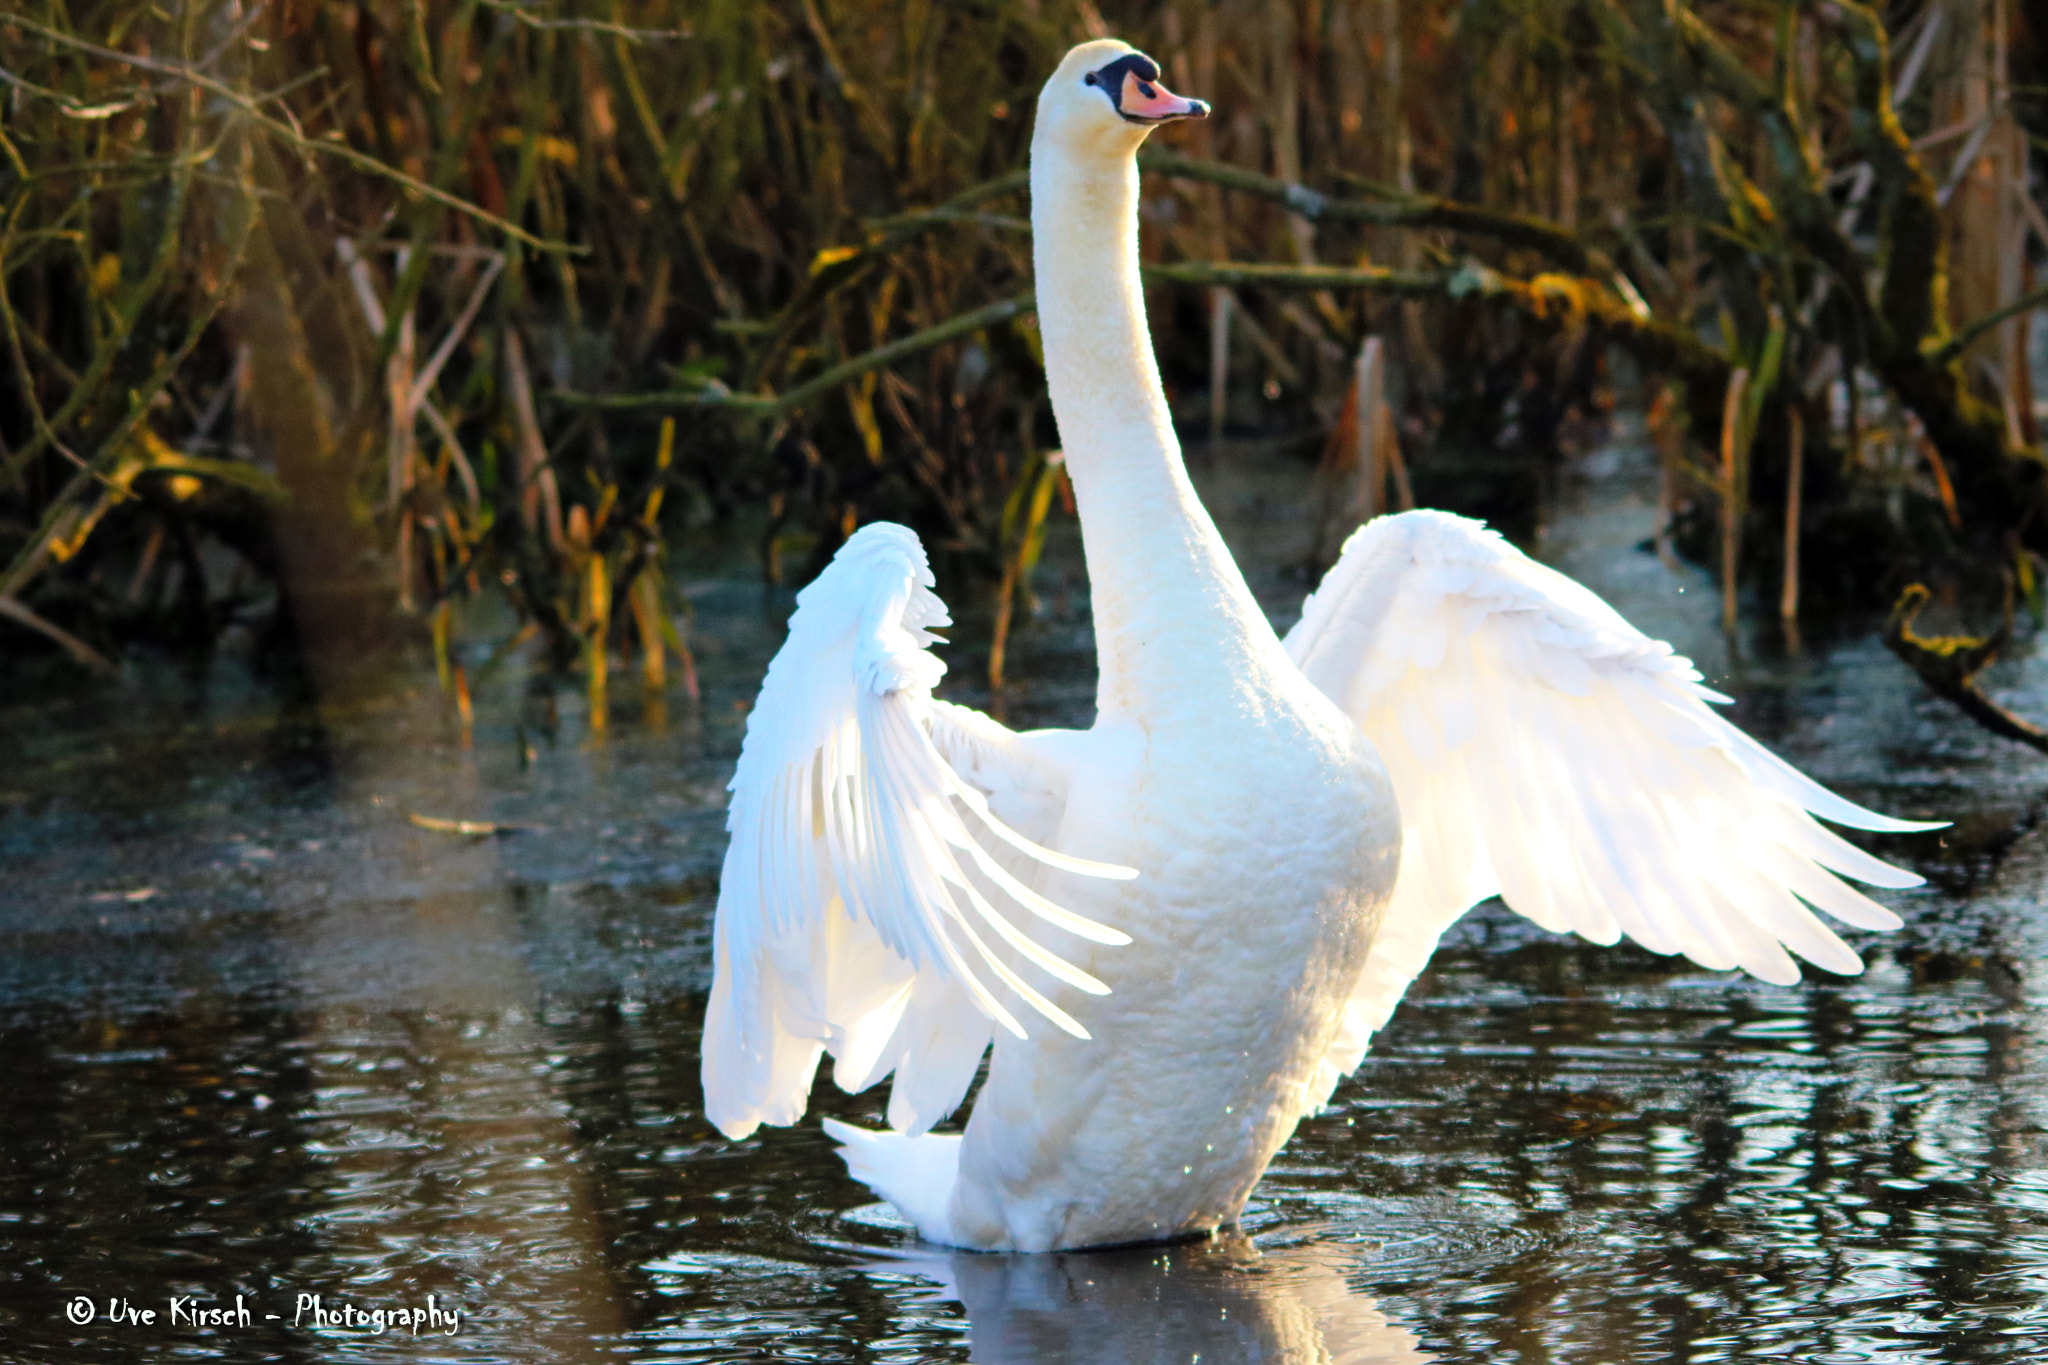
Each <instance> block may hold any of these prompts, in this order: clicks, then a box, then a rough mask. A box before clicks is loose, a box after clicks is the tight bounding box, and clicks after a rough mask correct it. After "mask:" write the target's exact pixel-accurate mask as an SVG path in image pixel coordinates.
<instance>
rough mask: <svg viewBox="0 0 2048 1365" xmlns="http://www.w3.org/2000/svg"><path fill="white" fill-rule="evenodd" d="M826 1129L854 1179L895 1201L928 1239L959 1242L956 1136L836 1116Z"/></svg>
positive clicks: (958, 1169)
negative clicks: (860, 1124)
mask: <svg viewBox="0 0 2048 1365" xmlns="http://www.w3.org/2000/svg"><path fill="white" fill-rule="evenodd" d="M825 1132H826V1133H827V1134H828V1135H829V1136H830V1137H831V1138H832V1140H833V1141H834V1142H837V1143H838V1144H839V1155H840V1156H842V1157H844V1158H846V1169H847V1170H848V1171H849V1172H851V1173H852V1175H853V1178H854V1179H855V1180H858V1181H860V1182H861V1183H862V1184H864V1185H866V1186H867V1187H868V1188H869V1189H871V1190H873V1191H874V1192H875V1193H876V1194H879V1195H881V1196H882V1198H884V1199H886V1200H888V1201H889V1202H890V1203H892V1204H894V1205H895V1206H896V1211H897V1212H898V1213H900V1214H902V1215H903V1216H904V1217H905V1218H908V1219H909V1220H910V1221H911V1222H913V1223H915V1224H917V1230H918V1233H919V1235H921V1236H922V1237H923V1238H924V1239H925V1240H926V1241H927V1242H939V1243H942V1244H944V1245H946V1246H956V1245H958V1241H957V1239H955V1238H954V1236H953V1224H952V1220H951V1219H950V1218H948V1217H947V1209H948V1208H949V1207H951V1205H952V1202H953V1182H954V1181H955V1180H957V1179H958V1178H959V1175H960V1138H959V1136H958V1135H957V1134H952V1135H947V1134H941V1133H926V1134H924V1135H923V1136H921V1137H910V1136H909V1135H907V1134H904V1133H877V1132H874V1131H872V1130H870V1129H867V1128H855V1127H853V1126H852V1125H850V1124H845V1123H841V1122H839V1121H838V1120H837V1119H826V1120H825Z"/></svg>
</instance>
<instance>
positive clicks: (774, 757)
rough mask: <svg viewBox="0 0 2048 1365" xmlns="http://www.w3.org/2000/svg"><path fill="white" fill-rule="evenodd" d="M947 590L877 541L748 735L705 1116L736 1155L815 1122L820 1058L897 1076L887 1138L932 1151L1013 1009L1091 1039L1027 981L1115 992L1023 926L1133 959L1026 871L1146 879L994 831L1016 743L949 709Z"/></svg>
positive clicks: (837, 581) (716, 955)
mask: <svg viewBox="0 0 2048 1365" xmlns="http://www.w3.org/2000/svg"><path fill="white" fill-rule="evenodd" d="M932 581H933V580H932V575H931V571H930V569H929V568H927V567H926V564H925V556H924V550H923V548H922V547H921V546H920V545H919V544H918V541H917V537H916V536H914V535H912V534H911V533H910V532H909V531H907V530H905V529H904V528H903V527H901V526H894V525H889V524H887V523H877V524H875V525H871V526H867V527H864V528H862V529H861V530H860V531H859V532H857V533H856V534H855V535H854V536H852V537H851V538H850V539H849V540H848V541H847V542H846V544H845V545H844V546H843V547H841V549H840V551H839V553H838V554H837V555H836V556H834V557H833V560H832V563H831V564H830V565H829V566H828V567H827V568H826V570H825V572H824V573H822V574H821V575H819V576H818V578H817V580H816V581H815V582H813V583H812V584H811V585H810V586H809V587H807V588H805V589H804V590H803V591H802V592H801V593H799V594H797V610H796V614H795V615H794V616H793V617H791V618H790V623H789V638H788V640H787V641H785V642H784V644H783V646H782V649H781V650H780V651H779V652H778V653H777V654H776V656H775V659H774V662H772V663H771V664H770V665H769V666H768V677H767V681H766V682H765V683H764V684H763V685H762V688H761V696H760V700H759V701H758V702H757V703H756V704H755V707H754V710H753V712H752V714H751V715H750V716H749V717H748V719H747V734H746V740H745V742H744V743H743V745H742V746H741V749H740V761H739V769H738V771H737V773H735V775H734V777H733V780H732V784H731V788H732V805H731V808H730V810H729V812H728V814H727V817H726V828H727V829H728V831H730V833H731V835H732V842H731V845H730V847H729V848H728V850H727V852H726V857H725V870H724V874H723V878H722V880H721V882H720V885H719V894H718V916H717V921H716V925H715V927H714V929H713V938H712V944H713V946H712V954H713V978H712V987H711V1003H710V1007H709V1010H708V1012H707V1014H706V1017H705V1023H704V1099H705V1108H706V1112H707V1114H708V1115H709V1117H710V1119H711V1121H712V1122H713V1123H715V1124H717V1125H718V1127H719V1128H720V1129H721V1130H723V1131H724V1132H725V1133H726V1135H727V1136H729V1137H734V1138H739V1137H744V1136H746V1135H747V1134H748V1133H751V1132H752V1131H753V1130H754V1128H755V1127H756V1125H758V1124H761V1123H776V1124H786V1123H794V1122H795V1121H796V1120H797V1119H798V1118H800V1117H801V1116H802V1114H803V1111H804V1107H805V1105H806V1103H807V1102H808V1100H809V1098H810V1089H811V1078H812V1076H813V1074H814V1073H815V1071H816V1069H817V1065H818V1059H819V1057H820V1055H821V1054H822V1053H824V1052H830V1053H832V1055H833V1057H834V1058H835V1059H836V1061H835V1064H834V1069H833V1075H834V1079H835V1080H837V1081H838V1082H839V1084H841V1085H842V1086H844V1087H845V1088H846V1089H848V1090H860V1089H864V1088H866V1087H867V1086H869V1085H871V1084H873V1083H874V1082H875V1081H877V1080H879V1079H881V1077H883V1076H885V1075H887V1074H889V1072H890V1071H892V1070H893V1071H895V1073H896V1084H895V1087H894V1090H893V1092H892V1094H891V1097H890V1109H889V1118H890V1122H891V1123H892V1124H893V1125H894V1126H895V1127H897V1128H900V1129H903V1130H906V1131H910V1132H922V1131H923V1130H924V1129H926V1128H929V1127H930V1126H931V1125H932V1124H933V1123H935V1122H937V1121H938V1120H939V1119H940V1118H943V1117H944V1116H945V1115H946V1114H947V1113H949V1112H951V1110H952V1109H953V1107H954V1106H955V1105H957V1104H958V1103H959V1101H960V1099H961V1097H962V1096H963V1095H964V1094H965V1093H966V1090H967V1087H968V1085H969V1084H970V1083H971V1082H972V1080H973V1077H974V1070H975V1067H976V1065H977V1064H978V1063H979V1061H980V1058H981V1053H982V1050H983V1048H984V1047H986V1045H987V1043H988V1040H989V1037H990V1029H991V1026H992V1024H994V1025H1000V1026H1001V1027H1003V1028H1006V1029H1008V1030H1010V1031H1011V1032H1012V1033H1015V1034H1018V1035H1019V1036H1022V1035H1023V1033H1024V1027H1023V1025H1022V1024H1021V1023H1020V1022H1019V1020H1018V1018H1017V1015H1016V1013H1015V1012H1013V1010H1012V1007H1011V1003H1008V1002H1012V1001H1021V1002H1022V1003H1023V1004H1024V1005H1025V1006H1027V1007H1028V1008H1029V1009H1030V1010H1031V1011H1035V1012H1036V1013H1038V1014H1040V1015H1043V1016H1044V1017H1045V1018H1046V1019H1048V1020H1050V1021H1051V1022H1052V1023H1053V1024H1055V1025H1057V1026H1058V1027H1060V1028H1062V1029H1065V1030H1066V1031H1067V1032H1069V1033H1073V1034H1075V1035H1077V1036H1080V1037H1084V1038H1085V1037H1087V1036H1088V1035H1087V1033H1086V1031H1085V1030H1083V1029H1082V1027H1081V1026H1080V1024H1078V1023H1076V1022H1075V1021H1074V1019H1073V1018H1072V1017H1071V1016H1069V1015H1068V1014H1067V1013H1066V1012H1065V1011H1063V1010H1061V1009H1060V1008H1059V1007H1058V1006H1057V1005H1055V1004H1053V1003H1052V1001H1050V1000H1048V999H1047V998H1046V997H1045V995H1044V994H1043V993H1041V992H1040V991H1039V990H1038V989H1037V988H1035V987H1034V986H1032V984H1031V983H1030V982H1029V981H1027V980H1026V979H1025V978H1024V976H1023V975H1022V974H1021V972H1020V970H1019V968H1020V967H1021V966H1022V964H1024V963H1030V964H1035V966H1036V967H1037V968H1038V969H1039V970H1041V971H1043V972H1044V973H1045V974H1046V975H1047V976H1050V977H1052V978H1054V979H1056V980H1059V981H1064V982H1066V983H1068V984H1069V985H1072V986H1075V987H1077V988H1079V989H1081V990H1083V991H1088V992H1091V993H1094V994H1105V993H1106V992H1107V990H1108V988H1107V987H1106V986H1104V985H1102V983H1101V982H1099V981H1097V980H1096V979H1095V978H1094V977H1092V976H1089V975H1088V974H1087V973H1085V972H1083V971H1081V970H1079V969H1078V968H1076V967H1074V966H1072V965H1071V964H1069V963H1067V962H1065V961H1063V960H1062V959H1060V958H1059V957H1057V956H1055V955H1054V954H1052V953H1051V952H1048V951H1047V950H1046V949H1045V948H1043V947H1041V946H1040V945H1039V944H1038V943H1037V942H1036V941H1035V940H1034V939H1033V938H1032V937H1031V936H1030V935H1029V934H1028V933H1027V932H1026V931H1025V929H1024V928H1023V927H1021V926H1020V923H1019V920H1020V918H1021V917H1020V916H1019V915H1018V914H1017V912H1018V911H1023V912H1026V913H1027V914H1028V915H1030V916H1035V917H1037V918H1039V919H1042V920H1044V921H1047V922H1049V923H1052V924H1055V925H1058V926H1059V927H1061V928H1062V929H1066V930H1068V931H1070V932H1072V933H1075V934H1078V935H1080V936H1081V937H1083V938H1086V939H1091V940H1093V941H1095V942H1097V943H1110V944H1121V943H1128V942H1129V941H1130V940H1129V938H1128V937H1127V936H1126V935H1124V934H1122V933H1119V932H1117V931H1116V930H1114V929H1110V928H1107V927H1105V926H1103V925H1100V924H1097V923H1095V922H1094V921H1092V920H1088V919H1084V918H1082V917H1081V916H1079V915H1075V914H1072V913H1070V912H1068V911H1066V910H1063V909H1061V908H1060V907H1059V906H1057V905H1055V904H1053V903H1052V902H1051V901H1048V900H1046V899H1045V898H1044V897H1043V896H1041V895H1039V894H1037V893H1036V892H1034V891H1033V890H1031V888H1030V887H1028V886H1026V885H1025V884H1024V882H1023V881H1021V880H1019V878H1018V877H1017V876H1016V875H1015V873H1014V871H1013V870H1012V869H1013V868H1017V867H1019V866H1020V865H1021V866H1022V867H1023V868H1024V869H1025V870H1026V871H1028V870H1029V864H1031V863H1034V862H1035V863H1041V864H1045V865H1048V866H1052V867H1058V868H1063V869H1065V870H1067V871H1070V872H1079V873H1083V874H1086V875H1092V876H1098V877H1132V876H1135V875H1137V874H1136V873H1134V872H1132V871H1130V870H1129V869H1126V868H1118V867H1110V866H1107V865H1104V864H1101V863H1091V862H1085V861H1082V860H1080V859H1076V858H1068V857H1064V856H1062V855H1060V854H1058V853H1054V852H1052V851H1051V850H1050V849H1046V848H1043V847H1041V846H1039V845H1038V844H1036V843H1034V842H1032V841H1031V840H1029V839H1026V838H1025V837H1024V836H1023V835H1021V834H1018V833H1017V832H1016V831H1015V830H1013V829H1012V828H1011V827H1010V826H1009V825H1007V824H1006V823H1004V822H1003V821H1002V820H1001V819H999V818H997V817H996V816H995V815H994V814H993V813H992V812H991V810H990V809H989V803H988V798H987V795H986V793H987V791H988V790H989V789H990V785H991V782H990V776H989V775H984V776H982V777H981V778H980V780H979V781H978V782H970V781H968V780H967V778H966V777H964V776H963V775H962V772H961V770H960V768H961V767H966V768H968V769H969V770H970V771H973V770H977V769H990V770H995V772H996V773H1000V770H1001V768H1002V764H1003V752H1004V749H1005V746H1006V744H1007V742H1009V741H1012V740H1014V738H1015V737H1014V736H1013V735H1011V734H1010V732H1009V731H1007V730H1005V729H1004V728H1003V727H1002V726H1000V725H998V724H997V723H996V722H994V721H992V720H989V719H987V718H986V717H983V716H978V715H975V714H974V713H972V712H965V711H962V710H961V709H960V708H958V707H953V706H949V705H947V704H945V703H943V702H937V701H934V700H933V699H932V696H931V688H932V685H933V684H934V683H936V682H937V681H938V679H939V677H940V675H941V674H943V673H944V672H945V665H944V664H943V663H941V662H940V661H939V660H938V658H937V657H935V656H934V655H933V654H932V653H931V652H930V651H929V650H928V649H927V648H926V646H927V645H929V644H931V643H932V642H933V641H934V640H936V639H937V638H938V637H937V636H935V635H932V634H931V633H930V632H929V629H928V628H929V627H932V626H943V625H946V624H948V620H947V616H946V609H945V606H944V605H943V604H942V603H941V602H940V601H939V599H938V598H937V597H936V596H934V595H933V594H932V592H931V591H930V586H931V584H932ZM949 755H950V758H949ZM956 763H957V764H959V765H960V766H957V767H956ZM1029 779H1030V774H1028V773H1023V774H1020V775H1019V780H1020V781H1024V782H1027V783H1028V781H1029ZM991 845H993V846H995V847H999V848H1001V849H1002V850H1003V853H1004V854H1005V856H1003V857H998V856H996V855H995V854H994V853H992V852H991Z"/></svg>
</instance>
